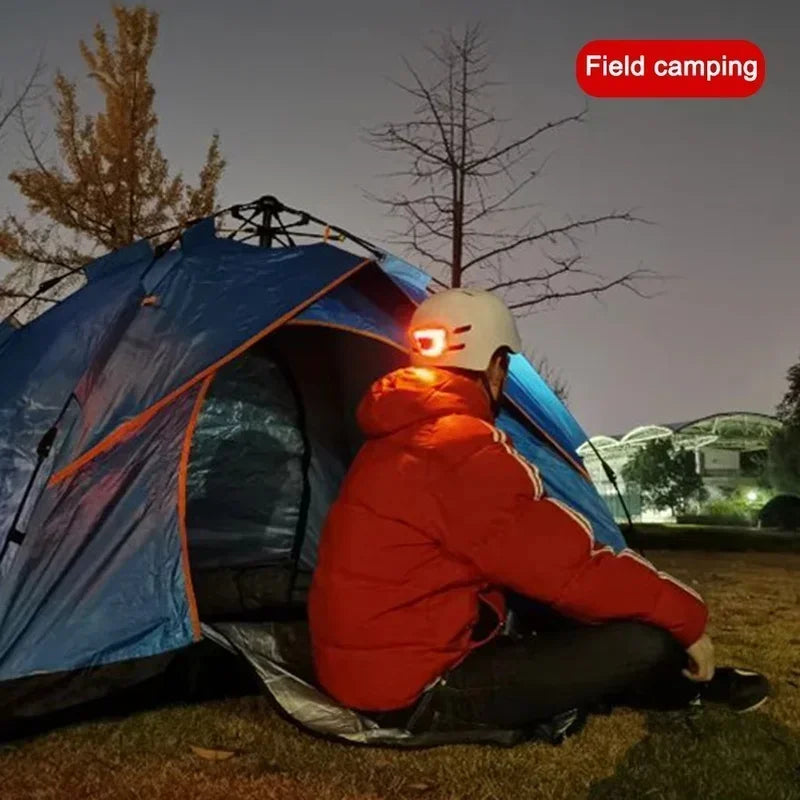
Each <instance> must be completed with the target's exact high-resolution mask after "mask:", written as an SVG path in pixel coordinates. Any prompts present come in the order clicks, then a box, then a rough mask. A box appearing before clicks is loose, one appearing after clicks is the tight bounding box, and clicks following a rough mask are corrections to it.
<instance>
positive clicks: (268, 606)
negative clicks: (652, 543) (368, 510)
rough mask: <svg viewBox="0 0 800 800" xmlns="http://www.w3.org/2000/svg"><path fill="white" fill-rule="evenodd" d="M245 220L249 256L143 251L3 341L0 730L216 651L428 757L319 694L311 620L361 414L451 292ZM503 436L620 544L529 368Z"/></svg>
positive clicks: (377, 256) (561, 419)
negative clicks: (183, 657) (439, 299)
mask: <svg viewBox="0 0 800 800" xmlns="http://www.w3.org/2000/svg"><path fill="white" fill-rule="evenodd" d="M231 211H232V215H233V217H234V218H236V219H238V220H243V222H242V225H241V226H240V228H241V229H242V230H243V231H244V233H247V234H248V235H247V236H245V237H244V240H242V239H241V238H240V239H237V238H236V237H235V236H234V235H225V234H223V233H222V232H221V229H220V218H219V217H215V218H209V219H206V220H202V221H199V222H196V223H194V224H192V225H190V226H188V227H187V228H186V229H185V230H183V231H181V232H180V235H179V236H178V237H177V238H176V239H175V240H174V241H171V242H167V243H165V244H162V245H160V246H158V247H154V246H153V245H152V244H151V243H150V242H149V241H140V242H138V243H136V244H133V245H131V246H129V247H127V248H126V249H123V250H120V251H118V252H115V253H112V254H110V255H107V256H104V257H102V258H99V259H98V260H96V261H94V262H93V263H91V264H89V265H88V266H86V267H85V268H84V270H83V272H84V275H85V279H86V282H85V285H84V286H83V287H82V288H81V289H80V290H78V291H76V292H75V293H73V294H72V295H70V296H69V297H68V298H66V299H65V300H63V301H62V302H60V303H59V304H57V305H55V306H54V307H53V308H51V309H50V310H49V311H47V312H46V313H44V314H43V315H41V316H40V317H38V318H36V319H35V320H34V321H32V322H30V323H29V324H27V325H26V326H24V327H19V328H14V327H12V326H11V325H8V324H4V325H3V326H2V327H0V554H1V559H0V720H2V721H5V722H6V723H9V722H11V723H12V724H13V722H14V721H15V720H19V719H22V718H25V717H29V716H31V715H35V714H39V713H42V712H43V711H51V710H53V709H56V708H62V707H65V706H70V705H73V704H76V703H80V702H83V701H86V700H88V699H92V698H97V697H100V696H103V695H104V694H106V693H107V692H110V691H112V690H114V689H116V688H119V687H122V686H128V685H132V684H135V683H137V682H141V681H142V680H144V679H146V678H147V677H149V676H151V675H153V674H156V673H158V672H159V671H160V670H162V669H164V665H165V664H166V663H167V662H168V661H169V660H170V659H171V658H173V657H174V655H175V654H176V653H178V652H180V651H181V650H182V649H184V648H188V647H190V646H191V645H192V644H193V643H195V642H197V641H198V640H200V639H201V638H204V639H206V640H211V641H213V642H216V643H218V644H220V645H222V646H223V647H225V648H227V649H228V650H231V651H236V652H239V653H241V654H243V655H244V657H246V658H247V659H248V661H249V662H250V663H251V664H252V665H253V667H254V668H255V669H256V671H257V672H258V675H259V676H260V677H261V679H262V680H263V681H264V683H265V684H266V686H267V687H268V689H269V691H270V693H271V694H272V695H273V696H274V697H275V699H276V700H277V701H278V703H279V704H280V706H281V707H282V708H283V709H284V711H286V712H287V713H288V714H289V715H290V716H292V717H293V718H294V719H296V720H297V721H299V722H300V723H302V724H304V725H305V726H306V727H308V728H309V729H311V730H313V731H316V732H319V733H323V734H327V735H336V736H340V737H342V738H345V739H348V740H350V741H357V742H368V741H389V740H392V741H400V742H401V743H402V741H413V737H410V734H408V733H407V732H403V731H384V730H381V729H380V728H379V727H378V726H377V725H375V723H373V722H372V721H370V720H368V719H365V718H363V717H359V716H358V715H355V714H352V713H351V712H348V711H346V710H345V709H342V708H339V707H338V706H337V705H336V704H335V703H334V702H333V701H332V700H330V698H327V697H325V696H324V695H323V694H322V693H321V692H320V691H319V690H318V689H317V688H316V687H315V686H314V683H313V675H312V674H311V673H310V669H309V659H308V644H307V636H306V637H304V633H303V632H304V630H305V628H304V627H303V624H304V623H303V622H302V619H303V608H304V597H305V592H306V590H307V587H308V585H309V579H310V575H311V573H312V571H313V566H314V560H315V552H316V546H317V542H318V538H319V534H320V527H321V524H322V520H323V519H324V516H325V513H326V511H327V508H328V506H329V505H330V503H331V501H332V499H333V498H334V497H335V495H336V492H337V488H338V485H339V482H340V481H341V479H342V476H343V475H344V473H345V471H346V469H347V467H348V464H349V463H350V460H351V459H352V458H353V456H354V454H355V452H356V451H357V449H358V447H359V445H360V434H359V431H358V429H357V427H356V425H355V422H354V409H355V406H356V403H357V402H358V399H359V398H360V396H361V394H362V393H363V392H364V390H365V389H366V388H367V387H368V385H369V384H370V383H371V382H372V381H373V380H375V379H376V378H378V377H379V376H380V375H382V374H384V373H385V372H388V371H389V370H391V369H394V368H395V367H397V366H400V365H401V364H403V363H405V359H406V356H407V354H406V351H405V340H404V330H405V325H406V322H407V320H408V318H409V317H410V314H411V312H412V311H413V308H414V307H415V304H417V303H418V302H419V301H421V300H422V299H423V298H424V297H425V296H426V294H427V293H428V292H429V291H431V290H432V289H433V288H434V285H433V281H432V279H431V278H430V277H429V276H428V275H426V274H425V273H424V272H422V271H421V270H419V269H417V268H415V267H414V266H412V265H410V264H408V263H406V262H404V261H402V260H401V259H399V258H397V257H395V256H392V255H390V254H388V253H385V252H382V251H380V250H378V249H377V248H374V247H372V246H371V245H367V244H365V243H364V242H363V241H362V240H359V239H357V238H356V237H350V238H345V237H344V235H343V234H341V232H339V229H335V231H334V235H333V236H331V228H330V227H326V228H325V229H324V233H323V234H320V235H319V237H320V239H319V240H316V241H311V243H301V244H297V243H296V241H295V240H296V238H297V237H298V233H297V230H295V229H294V228H290V226H289V225H287V224H286V223H285V222H283V221H280V222H279V220H281V219H282V218H281V217H280V216H279V213H278V212H282V213H284V214H286V213H295V212H291V211H290V210H287V209H286V208H285V207H283V206H281V205H280V204H279V203H278V202H277V201H275V200H274V199H272V198H262V200H261V201H257V202H256V203H254V204H251V205H249V206H239V207H234V209H232V210H231ZM296 213H297V214H298V217H297V225H310V224H311V222H313V221H314V218H311V217H310V216H309V215H307V214H301V213H300V212H296ZM259 219H260V220H261V221H260V222H258V221H257V220H259ZM254 236H257V237H258V238H259V243H258V244H253V243H251V239H252V238H253V237H254ZM334 240H335V241H334ZM340 242H342V244H341V245H340ZM265 245H266V246H265ZM353 250H366V256H365V255H364V254H363V253H355V252H353ZM499 424H500V425H501V427H503V428H504V429H505V430H506V431H507V432H508V433H509V434H510V435H511V437H512V438H513V440H514V442H515V443H516V445H517V447H518V448H519V450H520V451H521V452H522V453H523V454H524V455H525V456H526V457H527V458H529V459H530V460H532V461H535V462H536V463H537V464H538V466H539V468H540V470H541V473H542V475H543V478H544V482H545V485H546V488H547V491H548V492H549V493H550V494H551V495H553V496H555V497H560V498H562V499H565V500H569V502H570V503H572V504H573V505H574V506H575V507H577V508H578V509H579V510H580V511H581V512H582V513H583V514H585V515H586V516H587V517H588V518H589V519H590V520H591V521H592V523H593V525H594V528H595V532H596V536H597V538H598V540H601V541H603V542H604V543H606V544H609V545H611V546H612V547H614V548H616V549H619V548H622V547H624V541H623V540H622V537H621V535H620V532H619V529H618V528H617V526H616V525H615V523H614V520H613V519H612V517H611V515H610V514H609V512H608V510H607V508H606V506H605V504H604V502H603V501H602V500H601V498H600V497H599V496H598V494H597V492H596V491H595V489H594V487H593V486H592V484H591V481H590V479H589V477H588V474H587V473H586V471H585V469H584V467H583V464H582V462H581V460H580V458H579V457H578V455H577V452H576V451H577V448H578V447H579V446H580V445H581V444H582V443H583V442H584V441H585V440H586V436H585V435H584V433H583V431H582V430H581V428H580V426H579V425H578V423H577V422H576V421H575V420H574V419H573V417H572V416H571V414H570V413H569V412H568V410H567V409H566V408H565V407H564V405H563V404H562V403H561V402H560V401H559V400H558V399H557V398H556V396H555V395H554V394H553V393H552V391H551V390H550V389H549V388H548V386H547V384H546V383H545V382H544V381H543V380H542V379H541V377H540V376H539V375H538V374H537V372H536V371H535V370H534V369H533V367H532V366H531V365H530V364H529V363H528V362H527V361H526V360H525V359H524V358H523V357H521V356H514V358H513V359H512V365H511V375H510V380H509V383H508V386H507V397H506V403H505V408H504V411H503V413H502V415H501V418H500V421H499ZM409 737H410V738H409Z"/></svg>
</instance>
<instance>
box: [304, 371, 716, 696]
mask: <svg viewBox="0 0 800 800" xmlns="http://www.w3.org/2000/svg"><path fill="white" fill-rule="evenodd" d="M491 418H492V416H491V410H490V406H489V402H488V398H487V396H486V393H485V392H484V390H483V388H482V387H481V386H480V385H479V384H477V383H476V382H474V381H471V380H469V379H468V378H466V377H463V376H460V375H457V374H454V373H450V372H446V371H443V370H433V369H421V368H409V369H403V370H399V371H397V372H393V373H392V374H390V375H387V376H386V377H385V378H383V379H381V380H379V381H378V382H377V383H375V384H374V385H373V386H372V388H371V389H370V391H369V392H368V393H367V396H366V397H365V398H364V399H363V401H362V402H361V405H360V407H359V410H358V419H359V423H360V425H361V427H362V428H363V430H364V432H365V434H366V435H367V437H368V441H367V443H366V444H365V445H364V447H363V448H362V449H361V451H360V453H359V454H358V456H357V457H356V459H355V461H354V463H353V465H352V467H351V469H350V472H349V473H348V475H347V477H346V478H345V481H344V484H343V486H342V489H341V492H340V495H339V498H338V500H337V501H336V502H335V503H334V505H333V507H332V508H331V511H330V514H329V516H328V519H327V522H326V525H325V529H324V531H323V534H322V540H321V542H320V549H319V560H318V564H317V569H316V572H315V573H314V579H313V583H312V587H311V594H310V598H309V616H310V625H311V638H312V645H313V653H314V661H315V668H316V672H317V677H318V679H319V681H320V683H321V685H322V686H323V687H324V688H325V689H326V691H327V692H329V693H330V694H331V695H332V696H333V697H334V698H336V699H337V700H339V701H340V702H341V703H343V704H345V705H347V706H350V707H352V708H357V709H362V710H375V711H381V710H390V709H395V708H402V707H405V706H407V705H409V704H411V703H412V702H413V701H414V700H415V699H416V698H417V697H418V696H419V695H420V694H421V693H422V692H423V691H424V690H425V688H426V686H427V685H429V684H430V683H431V682H432V681H433V680H435V679H436V678H437V677H439V676H441V675H442V674H443V673H445V672H446V671H447V670H448V669H450V668H452V667H453V666H454V665H456V664H457V663H458V662H460V661H461V660H462V659H463V658H464V657H465V656H466V655H467V654H468V653H469V651H470V650H471V649H472V648H473V647H475V646H479V644H480V643H476V642H475V641H473V637H472V629H473V627H474V625H475V624H476V622H477V620H478V613H479V603H480V602H482V601H483V602H487V603H489V604H490V605H491V606H492V607H493V608H495V609H496V611H497V615H498V629H499V628H500V626H501V624H502V621H503V619H504V617H505V608H504V604H503V600H502V593H501V592H500V591H498V589H499V588H500V587H507V588H510V589H513V590H515V591H517V592H519V593H522V594H525V595H528V596H529V597H532V598H534V599H536V600H539V601H542V602H544V603H546V604H548V605H550V606H552V607H554V608H555V609H557V610H558V611H560V612H561V613H563V614H565V615H568V616H570V617H573V618H577V619H579V620H582V621H585V622H587V623H600V622H603V621H605V620H612V619H627V618H630V619H637V620H641V621H643V622H648V623H651V624H653V625H657V626H660V627H662V628H666V629H667V630H669V631H670V632H672V634H673V635H674V636H675V637H676V638H677V639H678V640H679V641H680V642H681V643H682V644H683V645H684V646H687V647H688V646H689V645H691V644H692V643H694V642H695V641H696V640H697V639H699V638H700V636H701V635H702V633H703V631H704V629H705V625H706V620H707V610H706V607H705V605H704V604H703V601H702V599H701V598H700V597H699V595H697V594H696V593H695V592H694V591H692V590H691V589H689V588H688V587H685V586H683V585H682V584H680V583H679V582H678V581H676V580H675V579H674V578H671V577H670V576H669V575H666V574H664V573H662V572H658V571H657V570H656V569H655V568H654V567H653V566H652V565H651V564H649V563H648V562H647V561H645V560H644V559H643V558H641V557H639V556H638V555H636V554H634V553H633V552H632V551H630V550H625V551H624V552H622V553H620V554H615V553H614V552H613V551H612V549H611V548H610V547H604V546H602V545H600V544H599V543H596V542H595V540H594V537H593V535H592V528H591V525H590V524H589V522H588V521H587V520H586V519H585V518H584V517H583V516H582V515H581V514H579V513H578V512H577V511H575V510H574V509H572V508H570V507H569V506H568V505H566V504H565V503H562V502H560V501H558V500H555V499H553V498H549V497H548V496H547V495H546V494H545V492H544V489H543V486H542V481H541V478H540V476H539V473H538V471H537V469H536V467H535V466H534V465H533V464H531V463H529V462H527V461H526V460H525V459H524V458H522V457H521V456H520V455H519V454H518V453H517V452H516V451H515V450H514V449H513V446H512V445H511V443H510V441H509V440H508V439H507V437H506V436H505V434H503V433H502V432H501V431H500V430H499V429H497V428H496V427H494V426H493V425H492V423H491Z"/></svg>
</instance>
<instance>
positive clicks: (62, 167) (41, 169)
mask: <svg viewBox="0 0 800 800" xmlns="http://www.w3.org/2000/svg"><path fill="white" fill-rule="evenodd" d="M113 11H114V19H115V23H116V32H115V34H114V35H113V36H112V37H109V35H108V33H107V32H106V30H105V29H104V28H103V27H102V26H101V25H98V26H97V27H96V28H95V31H94V36H93V40H92V42H91V43H90V44H87V43H85V42H81V43H80V49H81V55H82V56H83V60H84V62H85V64H86V66H87V68H88V74H89V75H88V76H89V79H90V80H91V81H92V82H93V84H94V86H95V87H96V88H97V89H98V90H99V91H100V93H101V95H102V100H103V109H102V110H101V111H100V112H99V113H97V114H94V115H93V114H84V113H82V111H81V108H80V106H79V103H78V85H77V84H76V82H75V81H73V80H70V79H69V78H67V77H66V76H65V75H64V74H62V73H61V72H58V73H57V75H56V78H55V84H54V96H53V98H52V101H51V102H52V109H53V113H54V116H55V130H54V138H55V143H56V145H57V157H56V158H55V159H52V160H48V159H46V158H45V157H44V156H43V155H42V154H41V149H42V148H41V145H40V144H39V143H37V142H36V141H35V140H34V136H33V134H32V133H31V130H30V123H29V120H28V119H27V117H26V116H25V115H22V116H21V122H22V129H23V133H24V135H25V139H26V142H27V145H28V149H29V151H30V156H31V165H30V166H28V167H26V168H24V169H17V170H15V171H14V172H12V173H11V175H10V176H9V177H10V180H11V181H12V182H13V183H15V184H16V185H17V187H19V190H20V192H21V194H22V195H23V197H24V198H25V199H26V201H27V207H28V211H29V212H30V215H31V216H30V218H29V219H21V218H19V217H18V216H17V215H13V214H12V215H9V216H7V217H6V219H5V220H4V221H3V223H2V227H1V228H0V256H4V257H5V258H7V259H9V260H11V261H14V262H17V263H18V264H20V267H19V268H18V269H17V271H16V273H15V275H14V279H12V285H17V286H18V285H19V282H20V281H22V282H23V283H27V284H28V285H29V286H30V284H31V281H33V286H37V285H38V283H39V282H40V281H41V280H42V279H44V278H49V277H52V276H53V275H58V274H62V273H64V272H65V271H66V270H69V269H72V268H75V267H79V266H82V265H83V264H85V263H87V262H88V261H90V260H92V259H93V258H94V257H96V255H98V254H99V253H102V252H105V251H108V250H114V249H116V248H119V247H122V246H124V245H126V244H129V243H131V242H133V241H135V240H137V239H140V238H142V237H146V236H152V235H154V234H157V233H158V232H160V231H163V230H164V229H166V228H169V227H170V226H173V225H178V224H181V223H183V222H185V221H186V220H188V219H193V218H196V217H199V216H204V215H207V214H209V213H211V212H212V211H213V210H214V208H215V204H216V197H217V195H216V193H217V184H218V182H219V180H220V177H221V175H222V172H223V169H224V167H225V162H224V160H223V158H222V156H221V153H220V147H219V138H218V136H217V135H214V136H213V137H212V138H211V142H210V144H209V147H208V152H207V154H206V159H205V163H204V164H203V166H202V168H201V170H200V173H199V176H198V180H197V183H196V184H195V185H193V186H192V185H189V184H187V183H186V182H185V181H184V179H183V177H182V176H181V175H180V174H171V172H170V168H169V164H168V163H167V159H166V158H165V157H164V155H163V154H162V152H161V150H160V148H159V146H158V143H157V141H156V131H157V127H158V117H157V116H156V114H155V111H154V109H153V101H154V98H155V89H154V87H153V84H152V82H151V80H150V76H149V64H150V58H151V56H152V55H153V51H154V49H155V46H156V40H157V38H158V15H157V14H156V13H155V12H153V11H150V10H148V9H147V8H145V7H143V6H137V7H134V8H126V7H123V6H115V7H114V9H113ZM34 276H35V277H34ZM15 280H16V284H15V283H14V281H15Z"/></svg>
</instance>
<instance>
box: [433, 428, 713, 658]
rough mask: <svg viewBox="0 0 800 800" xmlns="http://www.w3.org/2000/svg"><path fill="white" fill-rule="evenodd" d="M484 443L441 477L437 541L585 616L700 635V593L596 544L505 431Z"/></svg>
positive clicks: (520, 588)
mask: <svg viewBox="0 0 800 800" xmlns="http://www.w3.org/2000/svg"><path fill="white" fill-rule="evenodd" d="M487 427H488V428H490V433H489V435H488V436H487V438H486V440H485V443H483V444H482V445H481V446H480V448H479V449H477V450H476V451H474V452H473V454H472V455H471V456H469V457H468V458H467V459H465V460H464V461H462V463H461V464H459V465H458V466H457V467H456V468H455V469H454V470H452V471H451V472H450V474H449V475H448V477H447V478H446V479H445V480H444V481H443V483H442V485H441V487H440V491H439V495H440V507H441V508H442V511H443V514H444V518H445V526H444V532H443V542H442V544H443V545H444V546H445V547H446V548H447V549H448V550H449V551H451V552H452V553H453V554H454V555H456V556H457V557H461V558H465V559H467V560H469V561H471V562H472V563H473V564H474V565H475V566H476V567H477V568H478V569H479V570H480V571H481V572H482V573H483V574H484V576H485V577H486V579H487V580H489V581H491V582H492V583H494V584H498V585H501V586H505V587H507V588H509V589H512V590H514V591H516V592H519V593H520V594H524V595H527V596H529V597H532V598H534V599H536V600H539V601H541V602H543V603H546V604H548V605H550V606H552V607H553V608H555V609H556V610H558V611H559V612H561V613H562V614H565V615H566V616H570V617H572V618H575V619H578V620H581V621H583V622H586V623H601V622H605V621H610V620H614V619H636V620H639V621H641V622H646V623H649V624H652V625H655V626H658V627H660V628H664V629H666V630H668V631H670V632H671V633H672V634H673V635H674V636H675V638H676V639H677V640H678V641H680V642H681V643H682V644H683V645H684V647H689V646H690V645H691V644H693V643H694V642H696V641H697V640H698V639H699V638H700V636H702V634H703V632H704V630H705V627H706V623H707V619H708V610H707V608H706V605H705V604H704V602H703V600H702V598H701V597H700V595H698V594H697V593H696V592H695V591H694V590H692V589H690V588H689V587H687V586H685V585H683V584H682V583H681V582H680V581H678V580H676V579H675V578H673V577H672V576H670V575H667V574H666V573H664V572H659V571H658V570H657V569H656V568H655V567H654V566H653V565H652V564H650V562H649V561H646V560H645V559H644V558H642V557H641V556H639V555H638V554H636V553H634V552H633V551H632V550H628V549H626V550H624V551H622V552H621V553H615V552H614V551H613V550H612V549H611V548H610V547H607V546H603V545H601V544H599V543H597V542H596V541H595V539H594V535H593V532H592V527H591V524H590V523H589V521H588V520H587V519H586V518H585V517H584V516H583V515H582V514H580V513H579V512H577V511H576V510H575V509H573V508H571V507H570V506H568V505H567V504H565V503H563V502H561V501H559V500H556V499H554V498H551V497H548V496H547V495H546V494H545V492H544V487H543V484H542V480H541V477H540V476H539V473H538V471H537V469H536V467H535V466H534V465H533V464H531V463H529V462H528V461H526V460H525V459H524V458H523V457H522V456H521V455H519V454H518V453H517V452H516V451H515V450H514V449H513V448H512V446H511V445H510V444H509V442H508V441H507V439H506V437H505V434H503V433H502V432H501V431H499V430H498V429H497V428H491V426H487Z"/></svg>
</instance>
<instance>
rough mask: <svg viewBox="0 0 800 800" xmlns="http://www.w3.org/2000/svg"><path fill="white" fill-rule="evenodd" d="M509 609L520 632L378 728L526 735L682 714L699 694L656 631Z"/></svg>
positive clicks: (680, 659)
mask: <svg viewBox="0 0 800 800" xmlns="http://www.w3.org/2000/svg"><path fill="white" fill-rule="evenodd" d="M510 606H511V608H512V609H513V610H514V612H515V617H516V619H517V621H518V632H517V633H515V634H514V635H510V636H500V637H498V638H496V639H494V640H493V641H491V642H489V643H488V644H486V645H482V646H480V647H478V648H477V649H476V650H474V651H473V652H472V653H471V654H470V655H469V656H467V658H466V659H465V660H464V661H463V662H462V663H461V664H460V665H459V666H457V667H456V668H455V669H453V670H452V671H451V672H449V673H448V674H447V675H446V676H444V680H443V681H442V682H441V683H440V684H438V685H437V686H435V687H434V688H433V689H432V690H431V691H430V692H428V693H427V694H426V695H424V696H423V698H422V700H421V701H420V702H419V703H417V704H416V705H415V706H414V707H413V708H411V709H406V710H404V712H397V713H392V714H390V715H381V717H380V718H379V719H378V720H377V721H378V722H380V723H381V724H390V723H394V724H398V723H399V724H403V723H405V724H406V725H408V723H409V722H410V723H411V724H410V727H412V729H414V730H415V732H416V731H421V730H429V729H434V728H435V729H436V730H461V729H467V728H475V727H494V728H502V729H525V728H530V727H532V726H534V725H536V724H537V723H538V722H541V721H544V720H547V719H550V718H552V717H553V716H555V715H557V714H560V713H562V712H564V711H568V710H570V709H576V708H577V709H580V710H584V711H592V710H597V709H599V708H603V707H607V706H613V705H626V706H633V707H639V708H662V709H666V708H679V707H682V706H685V705H687V704H688V703H689V702H690V700H691V699H692V698H693V697H695V696H696V695H697V686H696V685H695V684H693V683H692V682H691V681H689V680H687V679H686V678H684V677H683V675H682V674H681V670H682V669H683V668H684V667H685V666H686V664H687V655H686V652H685V651H684V649H683V648H682V647H681V645H680V644H679V643H678V642H677V641H676V640H675V639H674V638H673V637H672V636H671V635H670V634H669V633H667V632H666V631H664V630H661V629H660V628H655V627H652V626H650V625H645V624H642V623H639V622H634V621H620V622H612V623H609V624H605V625H597V626H589V625H581V624H578V623H576V622H574V621H570V620H567V619H565V618H563V617H559V616H558V615H555V614H553V613H552V612H549V611H548V610H547V609H544V608H542V607H537V606H536V605H535V604H531V603H529V602H528V601H526V600H524V599H522V598H513V599H512V600H511V601H510ZM398 714H404V715H405V718H404V719H400V717H399V716H398ZM384 716H385V718H384Z"/></svg>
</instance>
